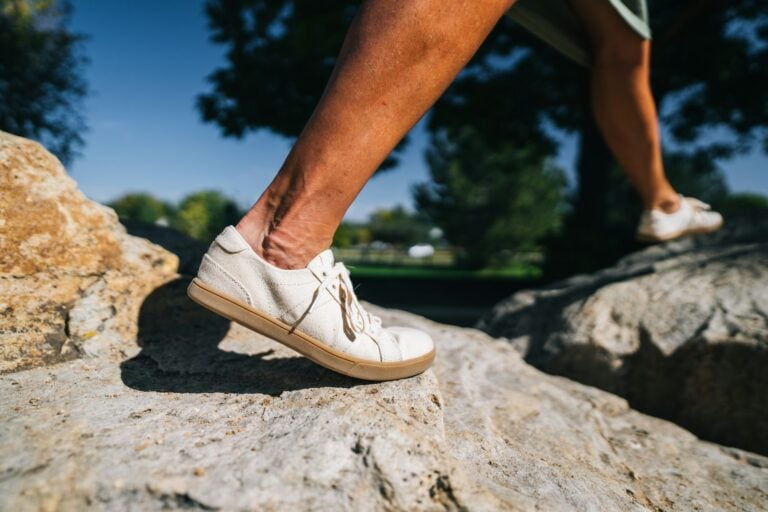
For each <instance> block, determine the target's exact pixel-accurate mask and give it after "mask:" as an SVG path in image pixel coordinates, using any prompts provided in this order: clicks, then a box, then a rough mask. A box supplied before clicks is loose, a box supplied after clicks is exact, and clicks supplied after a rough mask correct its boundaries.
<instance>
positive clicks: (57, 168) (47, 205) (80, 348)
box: [0, 132, 178, 373]
mask: <svg viewBox="0 0 768 512" xmlns="http://www.w3.org/2000/svg"><path fill="white" fill-rule="evenodd" d="M177 265H178V259H177V257H176V256H175V255H174V254H172V253H169V252H168V251H165V250H163V249H162V248H161V247H158V246H156V245H154V244H151V243H149V242H147V241H146V240H143V239H141V238H136V237H132V236H128V235H126V233H125V229H124V228H123V227H122V226H121V225H120V223H119V222H118V221H117V216H116V215H115V214H114V212H113V211H112V210H110V209H109V208H106V207H104V206H101V205H99V204H97V203H94V202H93V201H89V200H88V199H86V198H85V196H83V194H82V193H81V192H80V191H79V190H78V189H77V186H76V185H75V182H74V181H73V180H72V179H70V178H69V177H68V176H67V174H66V172H65V171H64V168H63V167H62V166H61V164H60V163H59V161H58V160H57V159H56V158H55V157H54V156H53V155H51V154H50V153H48V152H47V151H45V149H43V148H42V146H40V145H39V144H37V143H35V142H32V141H29V140H26V139H22V138H20V137H15V136H13V135H9V134H7V133H4V132H0V312H1V314H0V373H2V372H8V371H13V370H18V369H20V368H30V367H34V366H40V365H43V364H48V363H52V362H56V361H62V360H67V359H72V358H76V357H79V356H80V355H81V354H82V353H85V352H89V353H94V352H98V351H104V350H110V347H113V345H114V344H115V342H117V341H122V342H125V341H126V340H129V339H131V338H132V337H133V336H134V335H135V334H136V317H137V313H138V307H139V305H140V304H141V300H142V299H143V298H144V297H145V296H146V295H147V294H148V293H149V292H151V291H152V290H153V289H154V288H156V287H157V286H158V285H160V284H162V283H164V282H166V281H168V280H169V279H171V278H173V277H174V276H175V275H176V268H177Z"/></svg>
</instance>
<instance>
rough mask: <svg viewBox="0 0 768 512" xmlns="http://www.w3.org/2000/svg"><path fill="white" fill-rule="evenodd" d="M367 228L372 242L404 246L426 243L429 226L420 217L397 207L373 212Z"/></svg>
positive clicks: (401, 207)
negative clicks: (377, 241)
mask: <svg viewBox="0 0 768 512" xmlns="http://www.w3.org/2000/svg"><path fill="white" fill-rule="evenodd" d="M367 227H368V230H369V231H370V234H371V237H372V238H373V239H374V240H379V241H381V242H386V243H389V244H393V245H399V246H406V245H413V244H417V243H419V242H426V241H428V240H429V229H430V227H431V225H430V224H429V223H428V221H427V220H426V218H424V217H423V216H422V215H418V214H414V213H410V212H408V211H407V210H406V209H405V208H403V206H400V205H398V206H395V207H394V208H391V209H387V208H381V209H379V210H376V211H375V212H373V213H372V214H371V215H370V217H369V219H368V225H367Z"/></svg>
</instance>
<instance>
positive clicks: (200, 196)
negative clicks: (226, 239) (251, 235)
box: [171, 190, 242, 241]
mask: <svg viewBox="0 0 768 512" xmlns="http://www.w3.org/2000/svg"><path fill="white" fill-rule="evenodd" d="M240 217H242V212H241V211H240V208H239V207H238V206H237V203H235V202H234V201H232V200H231V199H229V198H227V197H226V196H225V195H224V194H222V193H221V192H218V191H215V190H204V191H201V192H195V193H193V194H190V195H188V196H186V197H185V198H184V199H182V200H181V202H180V203H179V205H178V207H177V209H176V213H175V215H174V216H173V218H172V219H171V226H172V227H174V228H176V229H178V230H179V231H182V232H183V233H186V234H188V235H189V236H191V237H192V238H197V239H198V240H204V241H210V240H213V239H214V238H215V237H216V235H218V234H219V233H220V232H221V230H223V229H224V228H225V227H227V226H229V225H230V224H236V223H237V222H238V221H239V220H240Z"/></svg>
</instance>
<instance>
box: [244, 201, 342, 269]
mask: <svg viewBox="0 0 768 512" xmlns="http://www.w3.org/2000/svg"><path fill="white" fill-rule="evenodd" d="M235 229H237V231H238V232H239V233H240V235H241V236H242V237H243V239H244V240H245V241H246V242H248V245H250V246H251V249H253V252H255V253H256V254H258V255H259V256H260V257H261V258H262V259H264V261H266V262H267V263H269V264H271V265H274V266H276V267H278V268H282V269H285V270H297V269H302V268H306V266H307V265H308V264H309V262H310V261H312V259H313V258H314V257H315V256H317V255H318V254H320V253H321V252H322V251H324V250H325V249H327V248H328V247H329V246H330V245H331V241H330V240H328V241H327V242H326V241H325V240H324V238H323V237H321V236H318V234H310V233H304V234H303V235H299V236H294V235H293V234H292V232H291V230H290V229H286V228H283V227H282V226H280V227H278V228H272V229H270V228H269V225H268V223H266V222H263V221H260V220H259V218H258V217H257V216H256V215H253V214H252V212H249V213H248V214H246V215H245V217H243V218H242V219H241V220H240V222H239V223H238V224H237V226H235Z"/></svg>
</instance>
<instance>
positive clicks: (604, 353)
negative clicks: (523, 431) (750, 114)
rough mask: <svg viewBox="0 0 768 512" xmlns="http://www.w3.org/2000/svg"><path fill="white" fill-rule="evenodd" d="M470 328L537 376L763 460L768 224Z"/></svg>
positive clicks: (627, 268)
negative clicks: (614, 399)
mask: <svg viewBox="0 0 768 512" xmlns="http://www.w3.org/2000/svg"><path fill="white" fill-rule="evenodd" d="M478 327H480V328H481V329H483V330H484V331H486V332H488V333H489V334H491V335H493V336H503V337H506V338H507V339H508V340H509V341H510V342H511V343H512V345H513V346H515V347H516V348H517V349H518V350H520V351H521V353H522V354H523V355H524V357H525V359H526V360H527V361H528V362H530V363H532V364H534V365H535V366H537V367H539V368H541V369H543V370H545V371H547V372H550V373H555V374H559V375H564V376H567V377H570V378H573V379H575V380H578V381H580V382H583V383H585V384H590V385H593V386H598V387H601V388H603V389H605V390H608V391H611V392H614V393H617V394H620V395H622V396H624V397H626V398H627V399H628V400H629V402H630V404H631V405H632V406H633V407H635V408H638V409H640V410H642V411H645V412H648V413H650V414H654V415H657V416H661V417H664V418H668V419H671V420H672V421H675V422H676V423H678V424H680V425H683V426H685V427H686V428H689V429H691V430H692V431H693V432H695V433H697V434H698V435H700V436H702V437H704V438H707V439H709V440H713V441H716V442H719V443H723V444H727V445H732V446H738V447H741V448H746V449H749V450H752V451H757V452H760V453H763V454H766V453H768V414H766V411H767V410H768V392H766V389H768V371H766V368H768V212H763V213H762V214H756V215H753V216H752V217H751V218H749V219H746V218H741V219H739V218H735V219H728V220H727V225H726V228H725V229H724V230H723V231H721V232H719V233H715V234H712V235H707V236H702V237H696V238H685V239H682V240H678V241H675V242H670V243H666V244H661V245H657V246H653V247H650V248H648V249H646V250H644V251H641V252H639V253H636V254H633V255H630V256H628V257H626V258H625V259H623V260H621V261H620V262H619V263H618V264H617V265H616V266H614V267H612V268H609V269H606V270H603V271H601V272H598V273H596V274H593V275H591V276H577V277H574V278H572V279H569V280H566V281H563V282H559V283H555V284H553V285H551V286H548V287H546V288H542V289H539V290H527V291H522V292H519V293H516V294H514V295H512V296H511V297H510V298H509V299H507V300H505V301H503V302H501V303H500V304H498V305H497V306H496V307H495V308H494V309H493V311H492V312H491V313H490V314H488V315H487V316H486V317H485V318H484V319H482V320H481V322H480V323H479V325H478Z"/></svg>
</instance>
